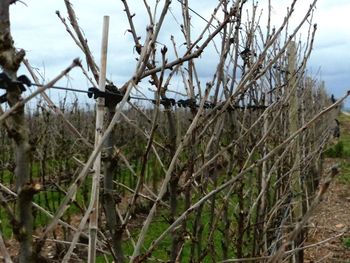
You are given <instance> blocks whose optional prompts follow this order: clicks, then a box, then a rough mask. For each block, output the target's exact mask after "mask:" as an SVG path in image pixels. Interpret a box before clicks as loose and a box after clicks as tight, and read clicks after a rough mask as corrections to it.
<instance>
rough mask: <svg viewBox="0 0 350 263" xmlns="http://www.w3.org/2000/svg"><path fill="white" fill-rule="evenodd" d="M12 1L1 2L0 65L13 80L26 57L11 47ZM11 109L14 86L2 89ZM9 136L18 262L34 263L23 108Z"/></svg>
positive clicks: (31, 191)
mask: <svg viewBox="0 0 350 263" xmlns="http://www.w3.org/2000/svg"><path fill="white" fill-rule="evenodd" d="M11 2H12V1H9V0H4V1H1V3H0V65H1V68H2V69H3V71H4V72H5V73H6V74H8V76H9V77H10V78H12V79H16V73H17V70H18V68H19V66H20V63H21V62H22V60H23V57H24V55H25V52H24V50H19V51H17V50H16V49H15V47H14V46H13V40H12V36H11V31H10V17H9V7H10V4H11ZM4 88H5V89H6V92H7V100H8V103H9V105H10V106H13V105H15V104H16V103H17V102H18V101H20V100H21V93H22V92H21V89H20V88H19V87H18V86H17V85H11V86H8V87H4ZM9 124H10V128H11V137H12V139H13V142H14V147H15V162H16V168H15V178H16V179H15V182H16V191H17V194H18V200H17V207H16V210H17V211H16V218H17V221H18V222H19V228H18V231H16V233H15V234H16V238H17V239H18V241H19V244H20V250H19V262H33V249H32V247H33V244H32V243H33V240H32V232H33V215H32V198H33V194H34V193H35V188H32V187H31V186H30V184H29V180H30V178H29V152H30V145H29V142H28V129H27V124H26V119H25V113H24V106H22V107H20V108H19V109H17V110H16V112H14V114H13V115H12V116H11V118H10V120H9Z"/></svg>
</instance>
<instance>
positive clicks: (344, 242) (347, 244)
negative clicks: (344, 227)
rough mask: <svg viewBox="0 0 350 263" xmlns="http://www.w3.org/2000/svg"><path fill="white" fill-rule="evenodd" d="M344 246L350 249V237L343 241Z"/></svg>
mask: <svg viewBox="0 0 350 263" xmlns="http://www.w3.org/2000/svg"><path fill="white" fill-rule="evenodd" d="M342 243H343V246H344V247H346V248H348V249H349V248H350V237H345V238H343V239H342Z"/></svg>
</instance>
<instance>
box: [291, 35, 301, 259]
mask: <svg viewBox="0 0 350 263" xmlns="http://www.w3.org/2000/svg"><path fill="white" fill-rule="evenodd" d="M287 54H288V70H287V79H288V91H289V92H290V100H289V113H288V114H289V133H290V134H293V133H295V132H296V131H297V130H298V128H299V126H300V124H299V99H298V87H297V85H298V83H297V73H296V63H297V61H296V60H297V58H296V57H297V49H296V44H295V42H294V41H291V42H290V44H289V46H288V49H287ZM290 158H291V162H290V165H291V166H290V169H293V172H292V174H291V180H292V189H291V190H292V191H293V195H294V206H293V217H294V218H295V221H297V220H299V219H301V218H302V216H303V192H302V191H303V187H302V179H301V173H300V144H299V137H297V138H296V139H295V141H294V144H293V146H292V150H291V156H290ZM303 232H304V231H301V232H300V234H299V236H298V237H297V238H296V240H294V247H299V245H300V244H301V242H303V236H304V233H303ZM303 254H304V252H303V250H300V251H299V252H298V253H296V254H295V259H294V260H295V262H298V263H301V262H303Z"/></svg>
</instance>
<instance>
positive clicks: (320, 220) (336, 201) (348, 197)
mask: <svg viewBox="0 0 350 263" xmlns="http://www.w3.org/2000/svg"><path fill="white" fill-rule="evenodd" d="M337 235H338V237H336V236H337ZM339 235H340V236H339ZM327 239H329V240H328V241H326V242H324V243H321V244H319V245H317V246H315V247H312V248H309V249H306V250H305V260H304V262H309V263H311V262H312V263H316V262H344V263H350V185H349V184H344V183H341V182H339V180H335V181H334V182H333V183H332V184H331V186H330V188H329V190H328V192H327V193H326V194H325V197H324V199H323V201H322V202H321V204H320V205H319V207H318V209H317V210H316V211H315V212H314V215H313V217H312V218H311V220H310V229H309V235H308V240H307V242H306V244H305V245H306V246H307V245H311V244H317V243H319V242H323V241H325V240H327Z"/></svg>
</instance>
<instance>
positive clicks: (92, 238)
mask: <svg viewBox="0 0 350 263" xmlns="http://www.w3.org/2000/svg"><path fill="white" fill-rule="evenodd" d="M108 29H109V16H104V17H103V33H102V46H101V69H100V77H99V90H100V91H105V85H106V69H107V49H108ZM104 106H105V100H104V98H101V97H100V98H97V103H96V127H95V146H96V145H98V144H99V143H100V141H101V138H102V135H103V117H104ZM93 170H94V175H93V178H92V189H91V202H93V210H92V213H91V216H90V226H89V228H90V235H89V253H88V262H90V263H92V262H95V261H96V240H97V229H98V211H99V188H100V177H101V152H100V153H98V155H97V157H96V160H95V162H94V164H93Z"/></svg>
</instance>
